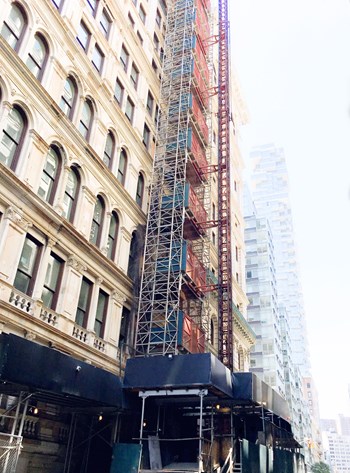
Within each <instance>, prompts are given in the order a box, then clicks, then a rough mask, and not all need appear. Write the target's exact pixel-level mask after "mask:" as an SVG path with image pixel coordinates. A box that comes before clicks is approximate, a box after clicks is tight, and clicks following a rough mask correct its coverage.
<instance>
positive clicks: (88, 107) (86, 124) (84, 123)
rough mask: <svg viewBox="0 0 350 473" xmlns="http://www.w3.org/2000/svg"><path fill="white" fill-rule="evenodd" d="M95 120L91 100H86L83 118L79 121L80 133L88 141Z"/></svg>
mask: <svg viewBox="0 0 350 473" xmlns="http://www.w3.org/2000/svg"><path fill="white" fill-rule="evenodd" d="M92 118H93V109H92V104H91V102H90V100H85V102H84V106H83V111H82V114H81V118H80V121H79V131H80V133H81V134H82V135H83V137H84V138H85V139H86V140H87V139H88V137H89V133H90V127H91V123H92Z"/></svg>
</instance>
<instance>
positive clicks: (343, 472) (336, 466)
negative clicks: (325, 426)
mask: <svg viewBox="0 0 350 473" xmlns="http://www.w3.org/2000/svg"><path fill="white" fill-rule="evenodd" d="M322 438H323V445H324V450H325V457H326V461H327V462H328V463H329V465H330V466H331V468H332V471H333V472H334V473H348V472H349V471H350V437H349V436H345V435H341V434H337V433H335V432H330V431H328V432H323V433H322Z"/></svg>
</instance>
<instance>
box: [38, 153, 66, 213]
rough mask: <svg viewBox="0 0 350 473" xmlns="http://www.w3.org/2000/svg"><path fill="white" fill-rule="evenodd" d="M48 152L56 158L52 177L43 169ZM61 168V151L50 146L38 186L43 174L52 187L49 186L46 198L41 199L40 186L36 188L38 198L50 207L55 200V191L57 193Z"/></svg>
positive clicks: (47, 155)
mask: <svg viewBox="0 0 350 473" xmlns="http://www.w3.org/2000/svg"><path fill="white" fill-rule="evenodd" d="M50 150H53V151H54V152H55V154H56V156H57V166H56V171H55V175H54V177H52V176H51V175H50V174H49V173H48V172H46V169H45V168H46V164H47V162H48V157H49V154H50ZM61 168H62V154H61V151H60V149H59V147H58V146H57V145H55V144H52V145H51V146H50V148H49V151H48V152H47V154H46V159H45V164H44V167H43V170H42V173H41V181H40V184H41V182H42V178H43V175H44V174H45V175H46V176H48V178H49V179H50V180H51V184H52V185H51V186H50V188H49V191H48V193H47V196H48V198H43V197H41V196H40V195H39V190H40V184H39V188H38V195H39V197H41V198H42V199H43V200H44V201H45V202H47V203H48V204H50V205H52V204H53V202H54V200H55V195H56V191H57V187H58V182H59V179H60V175H61Z"/></svg>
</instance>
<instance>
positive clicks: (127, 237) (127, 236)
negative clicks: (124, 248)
mask: <svg viewBox="0 0 350 473" xmlns="http://www.w3.org/2000/svg"><path fill="white" fill-rule="evenodd" d="M120 233H121V234H122V236H123V237H124V238H125V240H126V241H131V233H130V232H129V230H127V229H126V228H125V227H121V229H120Z"/></svg>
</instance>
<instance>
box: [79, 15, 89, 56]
mask: <svg viewBox="0 0 350 473" xmlns="http://www.w3.org/2000/svg"><path fill="white" fill-rule="evenodd" d="M90 36H91V33H90V31H89V30H88V28H87V26H86V25H85V23H83V22H82V21H81V22H80V25H79V30H78V36H77V40H78V43H79V44H80V46H81V47H82V48H83V49H84V51H85V52H86V51H87V49H88V47H89V42H90Z"/></svg>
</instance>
